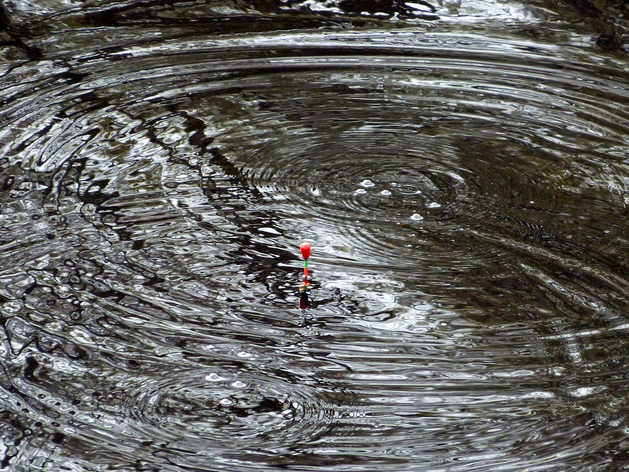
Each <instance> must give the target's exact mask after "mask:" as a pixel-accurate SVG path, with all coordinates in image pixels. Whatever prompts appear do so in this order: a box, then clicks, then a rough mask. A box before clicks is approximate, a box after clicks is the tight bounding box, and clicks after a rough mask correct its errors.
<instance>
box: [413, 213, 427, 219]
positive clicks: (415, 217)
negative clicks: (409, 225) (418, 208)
mask: <svg viewBox="0 0 629 472" xmlns="http://www.w3.org/2000/svg"><path fill="white" fill-rule="evenodd" d="M423 219H424V217H423V216H422V215H420V214H419V213H413V214H412V215H411V220H415V221H421V220H423Z"/></svg>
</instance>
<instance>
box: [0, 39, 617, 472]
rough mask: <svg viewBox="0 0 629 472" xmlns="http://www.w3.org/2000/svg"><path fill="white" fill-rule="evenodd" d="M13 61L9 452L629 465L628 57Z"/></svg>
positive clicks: (207, 51) (5, 85) (115, 55)
mask: <svg viewBox="0 0 629 472" xmlns="http://www.w3.org/2000/svg"><path fill="white" fill-rule="evenodd" d="M86 34H87V33H86ZM2 73H3V77H2V85H1V87H2V88H1V89H0V100H2V103H3V106H2V109H1V110H0V123H1V124H2V126H1V127H0V166H1V167H0V168H1V169H2V174H1V180H0V198H1V200H0V205H1V207H0V210H1V211H0V221H2V226H1V228H0V246H1V247H2V255H1V256H0V257H1V260H2V267H1V269H0V281H1V282H2V283H1V285H0V313H1V315H2V327H3V336H2V339H1V349H2V358H3V361H2V364H1V365H0V367H1V369H0V374H2V375H1V376H0V377H1V378H0V387H1V388H2V390H3V392H4V396H3V398H2V405H3V408H4V410H5V411H6V412H7V413H6V419H5V421H4V423H2V427H3V428H4V429H3V433H4V436H3V437H7V438H12V441H13V444H11V447H12V449H11V448H9V447H8V446H7V447H6V448H5V449H6V451H5V458H4V462H3V463H6V464H11V465H13V464H19V463H24V464H31V463H33V464H39V465H38V466H41V467H44V465H43V464H54V466H55V467H57V466H58V467H57V468H59V467H61V466H62V465H63V466H64V467H65V464H70V465H68V467H74V468H75V469H76V470H81V468H83V469H85V470H88V469H90V468H91V469H94V470H100V469H103V470H104V469H105V468H111V469H116V470H125V471H126V470H150V469H158V470H168V471H180V470H191V469H194V470H233V471H244V470H286V469H293V470H332V469H333V470H356V471H358V470H360V471H379V472H381V471H396V472H399V471H403V470H408V471H418V470H427V471H428V470H430V471H432V470H452V471H455V470H466V471H467V470H481V469H482V470H498V469H500V470H513V471H516V470H523V468H528V469H530V470H568V469H574V468H575V467H580V470H605V468H607V467H609V468H610V469H609V470H620V469H621V468H622V467H624V466H626V464H625V462H626V461H625V459H623V458H624V457H626V454H627V452H628V447H627V444H628V443H627V431H628V429H627V418H628V416H627V413H628V412H629V403H627V399H626V395H625V393H624V390H623V385H624V383H623V382H624V378H625V376H626V372H625V371H626V369H625V367H624V366H625V365H626V361H627V349H626V346H625V344H626V343H625V342H624V338H625V337H626V336H625V334H626V332H627V327H628V326H629V325H628V324H627V317H626V313H625V307H626V304H627V301H628V299H629V291H628V290H627V288H626V287H627V286H628V283H627V282H628V279H627V269H628V268H629V260H628V259H627V254H629V251H628V249H629V240H628V238H627V223H626V221H627V209H626V205H627V182H629V167H628V166H627V162H626V157H627V151H628V150H629V138H628V136H629V112H628V111H627V108H626V103H627V102H628V99H629V80H628V79H629V76H628V74H627V72H626V64H625V63H623V62H622V61H621V60H616V59H612V58H609V57H603V56H596V55H595V54H593V53H592V52H591V51H590V52H589V53H586V52H584V51H583V50H580V49H579V48H577V47H574V46H570V45H565V46H556V45H550V44H546V43H542V42H537V41H533V40H524V39H517V38H515V37H510V38H504V37H497V36H491V35H483V34H480V33H478V34H470V33H461V32H445V31H441V30H440V29H438V28H434V29H432V30H427V31H424V30H420V29H415V28H410V27H409V28H406V29H400V30H396V31H384V30H377V31H376V30H374V31H370V30H348V31H344V30H338V31H335V32H333V31H325V30H321V31H302V32H299V33H268V34H242V35H234V36H228V35H225V36H221V37H218V36H217V37H212V38H207V37H196V36H188V37H179V38H170V39H164V40H158V39H156V40H154V41H152V42H147V43H146V44H144V45H141V44H140V45H138V44H136V45H132V46H120V47H117V48H105V49H100V48H94V49H85V50H82V51H79V52H78V53H77V52H74V53H73V54H69V53H62V52H60V53H59V54H58V55H56V56H54V57H50V58H48V59H46V60H42V61H37V62H33V63H28V64H25V65H23V66H19V67H12V68H6V69H3V72H2ZM303 239H308V240H310V241H311V242H312V244H313V257H312V263H311V268H312V271H313V273H314V277H313V280H312V286H313V290H312V292H311V307H312V308H311V309H309V310H306V311H304V312H302V311H299V310H297V308H296V307H297V299H298V298H297V288H298V286H299V284H300V280H299V277H300V266H301V262H300V261H299V258H298V254H297V248H298V244H299V242H300V241H301V240H303ZM16 425H20V426H19V427H18V426H16ZM22 425H23V427H22ZM25 431H27V432H28V433H27V432H25ZM33 431H36V432H37V434H33ZM41 438H49V439H50V440H49V441H48V442H49V443H50V444H48V445H47V447H45V448H44V447H42V444H41V442H42V441H43V440H42V439H41ZM7 441H8V440H7ZM46 467H48V465H46ZM51 467H52V466H51ZM614 468H615V469H614ZM91 469H90V470H91ZM51 470H52V469H51Z"/></svg>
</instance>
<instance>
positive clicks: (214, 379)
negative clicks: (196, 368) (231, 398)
mask: <svg viewBox="0 0 629 472" xmlns="http://www.w3.org/2000/svg"><path fill="white" fill-rule="evenodd" d="M205 380H209V381H210V382H220V381H221V380H227V379H226V378H225V377H221V376H220V375H218V374H216V373H211V374H208V375H206V376H205Z"/></svg>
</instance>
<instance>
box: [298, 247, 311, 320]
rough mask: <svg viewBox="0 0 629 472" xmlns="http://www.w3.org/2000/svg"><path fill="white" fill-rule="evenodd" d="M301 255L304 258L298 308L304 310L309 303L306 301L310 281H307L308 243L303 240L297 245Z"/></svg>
mask: <svg viewBox="0 0 629 472" xmlns="http://www.w3.org/2000/svg"><path fill="white" fill-rule="evenodd" d="M299 247H300V249H301V255H302V257H303V258H304V282H303V283H302V285H301V287H300V288H299V308H300V309H302V310H305V309H306V308H308V306H309V305H310V303H309V301H308V289H309V288H310V282H309V281H308V259H309V258H310V243H308V242H306V241H304V242H303V243H301V245H300V246H299Z"/></svg>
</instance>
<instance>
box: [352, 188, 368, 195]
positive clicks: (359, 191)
mask: <svg viewBox="0 0 629 472" xmlns="http://www.w3.org/2000/svg"><path fill="white" fill-rule="evenodd" d="M354 193H355V194H356V195H365V194H366V193H367V190H365V189H364V188H359V189H358V190H356V191H355V192H354Z"/></svg>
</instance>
